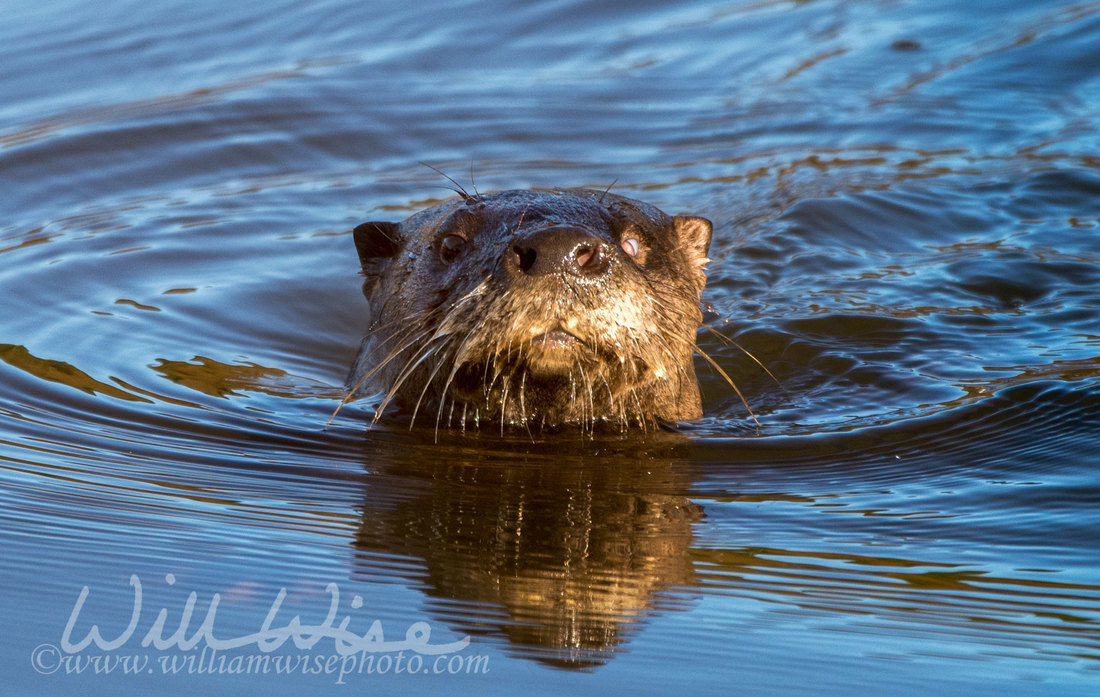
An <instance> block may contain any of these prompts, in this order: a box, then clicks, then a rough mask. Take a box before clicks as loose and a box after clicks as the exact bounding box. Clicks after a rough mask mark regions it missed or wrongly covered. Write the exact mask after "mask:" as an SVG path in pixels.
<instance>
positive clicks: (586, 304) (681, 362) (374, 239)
mask: <svg viewBox="0 0 1100 697" xmlns="http://www.w3.org/2000/svg"><path fill="white" fill-rule="evenodd" d="M710 238H711V223H710V221H708V220H707V219H705V218H701V217H698V216H682V215H677V216H670V215H667V214H665V213H663V212H662V211H660V210H658V209H657V208H656V207H654V206H652V205H649V204H647V203H643V202H641V201H636V200H633V199H630V198H626V197H624V196H618V195H615V194H611V193H608V192H600V191H592V190H587V189H574V190H553V191H541V190H538V191H528V190H514V191H501V192H496V193H491V194H478V195H474V196H471V195H468V194H465V193H462V194H461V196H460V198H457V199H454V200H450V201H446V202H444V203H441V204H439V205H437V206H433V207H431V208H428V209H427V210H424V211H421V212H419V213H417V214H415V215H413V216H411V217H409V218H408V219H406V220H404V221H402V222H377V221H375V222H368V223H363V224H362V225H359V226H358V227H356V228H355V230H354V232H353V239H354V241H355V248H356V251H357V252H358V256H359V261H360V264H361V266H362V270H363V275H364V277H365V282H364V284H363V293H364V295H365V296H366V298H367V302H368V306H369V319H368V323H367V325H368V326H367V333H366V336H365V338H364V340H363V344H362V346H361V347H360V349H359V352H358V355H357V356H356V359H355V362H354V364H353V365H352V368H351V372H350V374H349V376H348V381H347V388H348V393H349V398H351V397H356V396H366V395H369V394H374V395H381V397H380V402H379V406H378V408H377V412H376V418H379V417H380V416H381V415H382V414H383V413H388V412H389V411H390V409H389V407H391V406H393V407H396V409H397V410H398V411H399V412H400V411H404V412H406V413H407V414H408V415H409V417H410V418H412V419H413V420H414V421H415V420H416V419H417V418H426V419H428V422H429V423H434V424H435V425H436V426H437V427H445V426H446V427H460V428H468V427H476V426H478V425H482V424H485V423H494V424H500V425H501V426H506V425H511V426H522V427H527V428H531V427H532V426H537V427H554V426H559V425H565V424H581V425H585V426H589V427H592V426H595V425H597V424H602V423H608V424H612V425H618V426H621V427H623V428H626V427H629V426H632V425H640V426H645V425H647V424H653V423H659V422H672V421H686V420H691V419H696V418H698V417H699V416H701V415H702V408H701V405H700V400H699V386H698V381H697V379H696V376H695V368H694V363H693V356H694V354H695V352H696V346H695V336H696V332H697V331H698V328H699V324H700V322H701V321H702V313H701V312H700V309H699V302H700V295H701V293H702V290H703V286H704V284H705V283H706V276H705V273H704V267H705V265H706V262H707V248H708V247H709V245H710Z"/></svg>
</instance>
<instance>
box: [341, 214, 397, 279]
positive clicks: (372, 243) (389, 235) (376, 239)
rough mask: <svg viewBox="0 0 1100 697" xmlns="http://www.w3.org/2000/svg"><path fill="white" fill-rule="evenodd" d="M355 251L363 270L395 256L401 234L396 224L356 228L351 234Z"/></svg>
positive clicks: (370, 224)
mask: <svg viewBox="0 0 1100 697" xmlns="http://www.w3.org/2000/svg"><path fill="white" fill-rule="evenodd" d="M351 236H352V239H353V240H355V251H356V252H358V253H359V263H360V264H362V266H363V270H367V269H374V268H377V267H378V266H379V262H383V263H384V262H385V261H387V260H389V259H391V258H393V256H394V255H396V254H397V250H398V249H399V248H400V246H401V245H400V242H401V234H400V225H399V224H398V223H385V222H370V223H363V224H362V225H359V226H357V227H356V228H355V229H354V230H352V233H351Z"/></svg>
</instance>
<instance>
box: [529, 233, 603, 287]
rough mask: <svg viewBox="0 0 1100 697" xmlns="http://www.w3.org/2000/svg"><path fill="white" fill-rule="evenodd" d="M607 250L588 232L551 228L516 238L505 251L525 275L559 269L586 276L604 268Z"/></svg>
mask: <svg viewBox="0 0 1100 697" xmlns="http://www.w3.org/2000/svg"><path fill="white" fill-rule="evenodd" d="M607 249H608V248H607V245H606V244H605V243H604V241H603V240H601V239H600V238H599V237H597V236H596V235H595V234H593V233H592V232H589V231H587V230H581V229H578V228H574V227H552V228H545V229H542V230H537V231H535V232H532V233H530V234H528V235H525V236H524V237H521V238H520V239H519V240H517V241H516V243H515V244H513V245H512V248H511V249H510V250H508V261H509V263H510V264H512V265H513V266H514V267H515V268H517V269H518V270H519V271H521V272H523V273H525V274H527V275H529V276H539V275H544V274H552V273H563V272H564V273H571V274H576V275H578V276H588V275H592V274H595V273H599V272H601V271H604V270H605V269H606V268H607V263H608V254H607Z"/></svg>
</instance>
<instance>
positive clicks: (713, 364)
mask: <svg viewBox="0 0 1100 697" xmlns="http://www.w3.org/2000/svg"><path fill="white" fill-rule="evenodd" d="M695 353H697V354H699V355H700V356H702V357H703V358H704V359H706V361H707V362H708V363H710V365H711V367H712V368H714V369H715V370H717V371H718V374H719V375H721V376H722V377H723V378H725V379H726V382H728V383H729V386H730V387H732V388H733V391H734V392H736V393H737V396H738V397H739V398H740V399H741V403H742V404H744V405H745V409H747V410H748V412H749V416H751V417H752V420H753V422H754V423H755V424H756V433H757V435H759V434H760V421H759V420H757V418H756V414H753V413H752V407H750V406H749V402H748V400H746V399H745V395H743V394H741V390H740V389H738V387H737V385H735V384H734V382H733V380H732V379H730V376H729V375H728V374H726V371H724V370H722V366H720V365H718V363H717V362H716V361H715V360H714V359H713V358H711V357H710V356H709V355H707V352H706V351H704V350H703V349H701V348H699V347H698V346H696V347H695Z"/></svg>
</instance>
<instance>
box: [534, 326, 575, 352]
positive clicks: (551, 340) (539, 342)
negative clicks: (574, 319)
mask: <svg viewBox="0 0 1100 697" xmlns="http://www.w3.org/2000/svg"><path fill="white" fill-rule="evenodd" d="M580 343H581V340H580V339H578V338H577V337H575V336H573V335H572V334H570V333H569V332H567V331H565V330H564V329H551V330H550V331H548V332H543V333H542V334H539V335H538V336H536V337H535V338H533V339H531V345H532V346H537V347H539V348H542V349H548V350H556V349H570V348H576V347H577V346H578V345H579V344H580Z"/></svg>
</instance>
